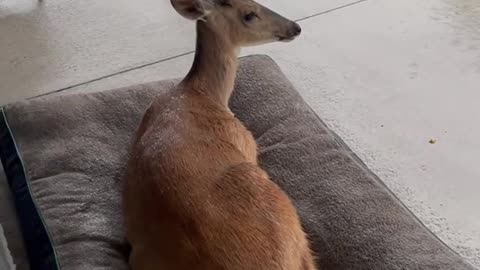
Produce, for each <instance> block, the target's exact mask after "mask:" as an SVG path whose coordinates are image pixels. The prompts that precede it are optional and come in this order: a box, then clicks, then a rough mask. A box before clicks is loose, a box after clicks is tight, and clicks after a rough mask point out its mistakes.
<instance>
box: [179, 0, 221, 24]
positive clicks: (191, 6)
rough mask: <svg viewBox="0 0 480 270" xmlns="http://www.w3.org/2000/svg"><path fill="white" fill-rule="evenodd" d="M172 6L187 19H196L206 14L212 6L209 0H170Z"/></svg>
mask: <svg viewBox="0 0 480 270" xmlns="http://www.w3.org/2000/svg"><path fill="white" fill-rule="evenodd" d="M170 2H171V3H172V6H173V8H174V9H175V10H176V11H177V12H178V13H179V14H180V15H182V16H183V17H185V18H187V19H189V20H198V19H201V18H203V17H205V16H207V15H208V13H209V12H210V11H211V9H212V8H213V1H211V0H170Z"/></svg>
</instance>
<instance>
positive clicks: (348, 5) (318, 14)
mask: <svg viewBox="0 0 480 270" xmlns="http://www.w3.org/2000/svg"><path fill="white" fill-rule="evenodd" d="M367 1H368V0H359V1H356V2H352V3H348V4H345V5H343V6H339V7H336V8H332V9H329V10H325V11H322V12H319V13H316V14H313V15H310V16H307V17H303V18H301V19H298V20H295V22H301V21H305V20H307V19H310V18H314V17H317V16H320V15H323V14H327V13H330V12H333V11H336V10H339V9H343V8H346V7H350V6H353V5H356V4H360V3H362V2H367Z"/></svg>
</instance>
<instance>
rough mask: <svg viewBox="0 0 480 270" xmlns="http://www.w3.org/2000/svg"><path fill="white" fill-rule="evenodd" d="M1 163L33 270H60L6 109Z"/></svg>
mask: <svg viewBox="0 0 480 270" xmlns="http://www.w3.org/2000/svg"><path fill="white" fill-rule="evenodd" d="M0 159H1V161H2V164H3V168H4V171H5V174H6V176H7V181H8V184H9V186H10V190H11V192H12V194H13V197H14V200H15V206H16V208H17V214H18V217H19V219H20V225H21V229H22V232H23V235H24V239H25V244H26V249H27V254H28V258H29V262H30V268H31V270H58V269H59V267H58V264H57V260H56V256H55V251H54V248H53V245H52V241H51V239H50V236H49V235H48V231H47V228H46V227H45V225H44V222H43V220H42V218H41V215H40V213H39V211H38V209H37V207H36V204H35V202H34V198H33V197H32V194H31V192H30V187H29V183H28V182H27V176H26V173H25V168H24V165H23V161H22V158H21V156H20V154H19V153H18V149H17V145H16V142H15V139H14V136H13V134H12V131H11V130H10V127H9V125H8V121H7V117H6V115H5V111H4V109H3V108H0Z"/></svg>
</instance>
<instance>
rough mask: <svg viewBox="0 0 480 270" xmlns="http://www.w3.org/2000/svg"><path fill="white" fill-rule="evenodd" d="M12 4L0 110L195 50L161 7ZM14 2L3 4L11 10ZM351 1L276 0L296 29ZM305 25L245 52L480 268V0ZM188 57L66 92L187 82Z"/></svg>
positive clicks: (385, 8)
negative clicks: (296, 33) (280, 76)
mask: <svg viewBox="0 0 480 270" xmlns="http://www.w3.org/2000/svg"><path fill="white" fill-rule="evenodd" d="M23 1H26V0H21V1H20V2H23ZM4 2H5V0H4ZM4 2H1V4H0V37H1V39H0V78H1V84H0V104H2V103H6V102H9V101H12V100H15V99H19V98H24V97H27V96H32V95H35V94H39V93H44V92H48V91H52V90H56V89H59V88H62V87H66V86H69V85H72V84H76V83H79V82H80V83H81V82H82V81H83V82H86V81H89V80H91V79H94V78H98V77H101V76H103V75H108V74H113V73H114V72H118V71H122V70H125V69H127V68H134V67H135V66H137V65H141V64H146V63H153V62H155V61H158V60H162V59H167V58H168V57H175V56H178V55H180V54H182V53H185V52H188V51H189V50H191V49H192V48H193V25H192V24H191V23H189V22H186V21H184V20H183V19H181V18H178V16H177V15H176V14H174V13H173V12H171V9H170V7H169V6H168V5H165V4H159V3H160V2H158V1H154V0H152V2H149V0H142V1H140V2H144V3H145V6H142V5H141V4H140V2H135V4H131V3H127V1H123V0H122V1H120V2H118V4H115V5H114V6H112V7H110V6H111V5H112V2H110V1H105V2H102V3H99V2H98V1H95V2H94V1H86V2H85V1H83V2H73V1H54V0H52V1H49V2H51V4H49V5H48V6H44V7H42V8H41V9H34V10H33V11H25V10H28V8H26V7H22V11H15V12H13V11H5V10H4V11H1V10H2V5H4V4H3V3H4ZM14 2H18V1H13V0H6V3H9V5H10V9H11V10H12V9H13V8H12V7H13V6H17V4H15V3H14ZM264 2H265V1H264ZM346 3H348V2H346V1H316V0H298V1H297V2H296V3H295V4H292V2H291V1H270V5H271V6H273V8H274V9H276V10H279V11H280V12H284V13H285V12H287V13H288V15H291V16H292V17H293V18H296V19H301V18H303V17H305V16H309V15H311V14H315V13H319V12H322V11H325V10H328V9H331V8H335V7H339V6H342V5H344V4H346ZM146 7H148V8H146ZM19 9H20V8H19ZM12 16H13V17H12ZM34 24H37V25H34ZM300 24H301V25H302V27H303V29H304V32H303V34H302V36H301V37H300V38H299V40H296V41H295V42H293V43H290V44H272V45H267V46H262V47H257V48H251V49H247V50H244V52H243V53H244V54H251V53H267V54H269V55H271V56H272V57H273V58H274V59H275V60H276V61H277V62H278V63H279V64H280V66H281V68H282V69H283V70H284V71H285V73H286V74H287V76H288V77H289V78H290V79H291V80H292V81H293V83H294V84H295V85H296V86H297V88H298V89H299V91H300V92H301V93H302V95H303V96H304V97H305V99H306V100H307V101H308V102H309V103H310V105H311V106H312V107H313V108H314V109H315V111H316V112H317V113H318V114H319V115H320V116H321V117H322V118H323V119H324V120H325V121H326V122H327V123H328V124H329V126H330V127H331V128H332V129H333V130H335V131H336V132H337V133H338V134H339V135H340V136H341V137H342V138H344V140H345V141H346V142H347V143H348V144H349V145H350V146H351V147H352V149H353V150H354V151H355V152H356V153H357V154H359V156H360V157H361V158H362V159H363V160H364V161H365V162H366V163H367V164H368V165H369V167H371V168H372V169H373V170H374V171H375V172H376V173H377V174H378V175H379V176H380V177H381V178H382V179H384V181H385V182H386V183H387V185H388V186H389V187H390V188H391V189H392V190H393V191H394V192H395V193H396V194H397V195H398V197H400V198H401V199H402V200H403V201H404V202H405V203H406V204H407V205H408V206H409V207H410V209H412V211H413V212H414V213H415V214H417V215H418V216H419V217H420V219H421V220H422V221H423V222H424V223H425V224H427V226H428V227H429V228H431V229H432V230H433V231H434V232H435V233H436V234H437V235H438V236H439V237H440V238H441V239H443V240H444V241H445V242H446V243H448V244H449V245H450V246H452V247H453V248H454V249H455V250H457V251H458V252H459V253H460V254H462V255H463V256H464V257H466V258H467V259H469V261H470V262H472V263H473V264H475V265H476V266H477V267H480V211H479V210H478V209H479V206H480V196H478V194H479V190H480V166H478V162H479V160H480V158H479V157H480V141H479V139H478V138H480V1H478V0H422V1H418V0H402V1H398V0H383V1H381V0H368V1H366V2H363V3H359V4H356V5H353V6H350V7H348V8H343V9H339V10H336V11H334V12H329V13H326V14H323V15H321V16H316V17H312V18H308V19H306V20H303V21H301V22H300ZM32 33H34V34H32ZM6 36H7V37H8V36H9V37H10V38H9V40H8V41H6V39H4V37H6ZM29 41H31V42H30V43H29ZM19 44H23V45H19ZM191 58H192V55H191V54H190V55H186V56H179V57H175V58H174V59H171V60H166V61H162V62H160V63H157V64H153V65H149V66H146V67H143V68H139V69H135V70H132V71H129V72H126V73H121V74H118V75H115V76H111V77H107V78H103V79H101V80H98V81H95V82H91V83H88V84H84V85H81V86H78V87H75V88H74V89H71V90H70V91H96V90H103V89H106V88H111V87H119V86H125V85H129V84H134V83H139V82H145V81H152V80H158V79H162V78H170V77H177V76H182V75H183V74H185V72H186V70H187V68H188V66H189V64H190V62H191ZM432 139H433V140H434V141H435V143H434V144H432V143H430V142H429V141H430V140H432Z"/></svg>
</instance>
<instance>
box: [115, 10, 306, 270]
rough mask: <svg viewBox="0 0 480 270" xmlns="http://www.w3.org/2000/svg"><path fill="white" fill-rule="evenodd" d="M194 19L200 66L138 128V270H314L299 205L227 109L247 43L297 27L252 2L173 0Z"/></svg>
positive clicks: (131, 169)
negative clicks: (260, 161)
mask: <svg viewBox="0 0 480 270" xmlns="http://www.w3.org/2000/svg"><path fill="white" fill-rule="evenodd" d="M171 2H172V5H173V7H174V8H175V9H176V10H177V12H178V13H180V14H181V15H183V16H184V17H186V18H188V19H191V20H197V47H196V54H195V60H194V63H193V66H192V68H191V70H190V72H189V73H188V75H187V76H186V77H185V79H184V80H183V81H182V82H181V83H179V85H178V86H177V87H176V89H174V91H171V92H169V93H167V94H165V95H163V96H161V97H159V98H158V99H156V100H155V101H154V102H153V103H152V104H151V106H150V107H149V109H148V110H147V112H146V113H145V116H144V119H143V120H142V123H141V125H140V127H139V129H138V131H137V134H136V138H135V141H134V145H133V149H132V153H131V159H130V161H129V164H128V173H127V179H126V185H125V187H124V194H123V195H124V211H125V216H126V226H127V238H128V241H129V242H130V244H131V246H132V253H131V255H130V264H131V266H132V269H133V270H149V269H166V270H168V269H175V270H195V269H202V270H203V269H205V270H246V269H251V270H313V269H315V266H314V260H313V257H312V254H311V251H310V248H309V244H308V241H307V238H306V236H305V233H304V232H303V230H302V227H301V225H300V221H299V218H298V216H297V213H296V210H295V208H294V206H293V205H292V202H291V201H290V199H289V198H288V197H287V195H286V194H285V193H284V192H283V191H282V190H281V189H280V188H279V187H278V186H277V185H275V184H274V183H273V182H272V181H271V180H270V179H269V177H268V175H267V174H266V173H265V171H263V170H262V169H261V168H260V167H259V166H258V165H257V147H256V144H255V140H254V139H253V137H252V135H251V133H250V132H249V131H248V130H247V129H246V128H245V127H244V126H243V124H242V123H241V122H240V121H239V120H238V119H237V118H235V117H234V115H233V114H232V112H231V111H230V109H229V108H228V100H229V97H230V94H231V93H232V90H233V87H234V81H235V75H236V70H237V53H238V51H239V48H240V47H242V46H248V45H253V44H259V43H266V42H271V41H277V40H281V41H289V40H293V39H294V38H295V37H296V36H298V35H299V34H300V32H301V29H300V26H299V25H298V24H296V23H294V22H292V21H290V20H287V19H285V18H283V17H281V16H280V15H278V14H276V13H274V12H273V11H271V10H269V9H267V8H265V7H263V6H261V5H259V4H257V3H255V2H254V1H252V0H171Z"/></svg>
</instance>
